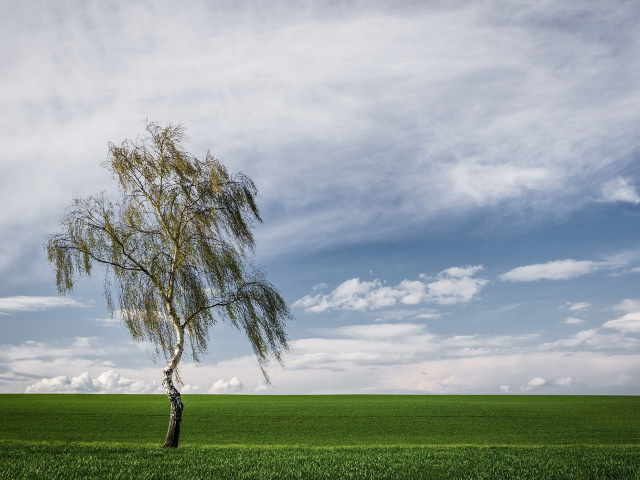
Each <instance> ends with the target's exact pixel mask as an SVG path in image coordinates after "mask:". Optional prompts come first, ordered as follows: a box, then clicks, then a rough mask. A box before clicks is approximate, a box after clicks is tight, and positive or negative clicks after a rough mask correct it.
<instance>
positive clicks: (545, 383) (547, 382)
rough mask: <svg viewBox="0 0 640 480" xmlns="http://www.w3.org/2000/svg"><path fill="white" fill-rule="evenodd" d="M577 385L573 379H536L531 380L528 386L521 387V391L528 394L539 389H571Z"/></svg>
mask: <svg viewBox="0 0 640 480" xmlns="http://www.w3.org/2000/svg"><path fill="white" fill-rule="evenodd" d="M575 383H576V382H575V381H574V380H573V378H571V377H558V378H552V379H547V378H544V377H535V378H532V379H531V380H529V382H528V383H527V385H526V386H522V387H520V390H522V391H523V392H528V391H530V390H533V389H536V388H539V387H553V386H555V387H570V386H572V385H575Z"/></svg>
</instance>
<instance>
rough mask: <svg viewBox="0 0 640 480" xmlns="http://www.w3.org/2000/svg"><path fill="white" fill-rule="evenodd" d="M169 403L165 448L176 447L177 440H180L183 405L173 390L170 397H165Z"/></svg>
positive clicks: (178, 395)
mask: <svg viewBox="0 0 640 480" xmlns="http://www.w3.org/2000/svg"><path fill="white" fill-rule="evenodd" d="M167 396H168V397H169V401H170V402H171V416H170V418H169V430H168V431H167V438H166V439H165V441H164V446H165V447H172V448H177V447H178V440H179V438H180V423H182V410H183V409H184V405H183V404H182V400H181V398H180V394H179V393H178V392H177V391H176V390H175V389H174V392H173V394H172V395H167Z"/></svg>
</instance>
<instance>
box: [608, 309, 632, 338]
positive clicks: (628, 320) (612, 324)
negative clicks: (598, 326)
mask: <svg viewBox="0 0 640 480" xmlns="http://www.w3.org/2000/svg"><path fill="white" fill-rule="evenodd" d="M602 327H603V328H613V329H615V330H619V331H621V332H624V333H640V311H638V312H632V313H627V314H626V315H624V316H622V317H620V318H618V319H616V320H609V321H608V322H605V323H603V324H602Z"/></svg>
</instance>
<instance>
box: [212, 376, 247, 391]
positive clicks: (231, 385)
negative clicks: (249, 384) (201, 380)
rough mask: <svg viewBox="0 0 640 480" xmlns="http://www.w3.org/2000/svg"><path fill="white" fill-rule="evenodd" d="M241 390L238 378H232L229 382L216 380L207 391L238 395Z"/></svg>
mask: <svg viewBox="0 0 640 480" xmlns="http://www.w3.org/2000/svg"><path fill="white" fill-rule="evenodd" d="M242 388H243V386H242V382H241V381H240V380H239V379H238V377H233V378H232V379H231V380H224V379H220V380H218V381H217V382H215V383H214V384H213V386H212V387H211V388H210V389H209V393H240V392H242Z"/></svg>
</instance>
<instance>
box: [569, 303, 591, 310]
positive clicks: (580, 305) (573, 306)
mask: <svg viewBox="0 0 640 480" xmlns="http://www.w3.org/2000/svg"><path fill="white" fill-rule="evenodd" d="M590 306H591V304H590V303H588V302H577V303H572V302H567V308H568V309H569V310H571V311H572V312H577V311H578V310H584V309H585V308H589V307H590Z"/></svg>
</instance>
